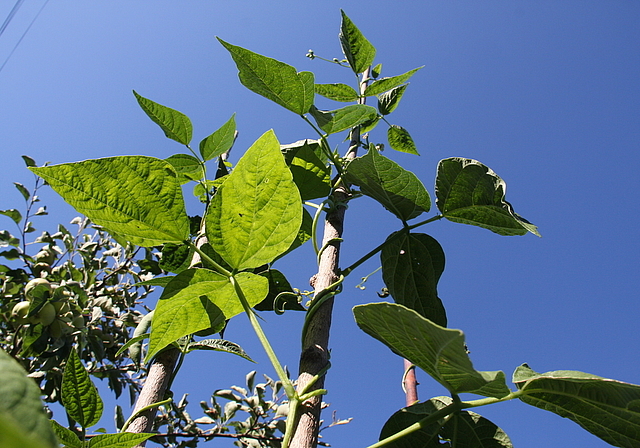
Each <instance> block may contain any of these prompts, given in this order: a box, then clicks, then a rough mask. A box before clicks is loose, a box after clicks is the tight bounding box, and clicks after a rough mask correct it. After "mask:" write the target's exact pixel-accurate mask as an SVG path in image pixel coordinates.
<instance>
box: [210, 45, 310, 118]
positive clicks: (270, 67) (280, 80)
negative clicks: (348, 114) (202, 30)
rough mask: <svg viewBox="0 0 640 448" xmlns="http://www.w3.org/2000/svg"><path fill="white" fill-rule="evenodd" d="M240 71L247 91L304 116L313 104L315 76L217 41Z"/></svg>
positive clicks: (239, 74)
mask: <svg viewBox="0 0 640 448" xmlns="http://www.w3.org/2000/svg"><path fill="white" fill-rule="evenodd" d="M218 41H219V42H220V43H221V44H222V46H224V47H225V48H226V49H227V50H228V51H229V53H231V57H232V58H233V60H234V61H235V63H236V66H237V67H238V72H239V73H238V77H239V78H240V82H241V83H242V85H243V86H245V87H246V88H247V89H249V90H251V91H253V92H255V93H257V94H259V95H262V96H264V97H265V98H268V99H270V100H271V101H274V102H276V103H278V104H279V105H281V106H282V107H284V108H286V109H289V110H290V111H292V112H294V113H296V114H298V115H303V114H306V113H307V112H308V111H309V108H310V107H311V105H312V104H313V97H314V84H313V73H311V72H300V73H297V72H296V69H295V68H294V67H292V66H290V65H288V64H285V63H284V62H280V61H277V60H275V59H272V58H268V57H266V56H262V55H259V54H257V53H254V52H252V51H249V50H247V49H244V48H242V47H237V46H235V45H231V44H230V43H227V42H225V41H223V40H222V39H220V38H218Z"/></svg>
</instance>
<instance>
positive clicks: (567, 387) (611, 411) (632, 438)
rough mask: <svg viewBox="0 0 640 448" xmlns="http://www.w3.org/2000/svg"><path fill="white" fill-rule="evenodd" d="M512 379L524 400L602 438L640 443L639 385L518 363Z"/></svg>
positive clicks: (623, 444) (618, 443) (624, 443)
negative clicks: (535, 367) (544, 371)
mask: <svg viewBox="0 0 640 448" xmlns="http://www.w3.org/2000/svg"><path fill="white" fill-rule="evenodd" d="M513 382H514V383H515V384H516V386H518V389H520V391H521V392H523V393H524V394H523V395H521V396H520V399H521V400H522V401H524V402H525V403H527V404H530V405H532V406H535V407H538V408H541V409H544V410H546V411H550V412H553V413H555V414H558V415H559V416H561V417H565V418H568V419H571V420H573V421H574V422H576V423H577V424H579V425H580V426H582V427H583V428H584V429H586V430H587V431H589V432H590V433H591V434H594V435H596V436H598V437H600V438H601V439H602V440H604V441H605V442H607V443H609V444H611V445H613V446H620V447H629V448H631V447H637V446H640V386H637V385H635V384H629V383H623V382H622V381H616V380H610V379H607V378H602V377H599V376H595V375H590V374H588V373H583V372H576V371H571V370H558V371H555V372H547V373H537V372H534V371H533V370H531V368H529V366H528V365H526V364H523V365H522V366H520V367H518V368H517V369H516V371H515V372H514V374H513Z"/></svg>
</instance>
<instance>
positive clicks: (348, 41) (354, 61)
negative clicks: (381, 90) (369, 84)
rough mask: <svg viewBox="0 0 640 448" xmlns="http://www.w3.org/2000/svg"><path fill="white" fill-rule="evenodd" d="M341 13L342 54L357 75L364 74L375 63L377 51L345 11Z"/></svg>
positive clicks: (340, 35)
mask: <svg viewBox="0 0 640 448" xmlns="http://www.w3.org/2000/svg"><path fill="white" fill-rule="evenodd" d="M340 13H341V14H342V22H341V23H340V34H339V37H340V45H341V46H342V52H343V53H344V56H345V57H346V58H347V61H348V62H349V65H350V66H351V69H352V70H353V71H354V72H355V73H362V72H364V71H365V70H366V69H367V67H369V66H370V65H371V64H372V63H373V59H374V58H375V57H376V49H375V47H374V46H373V45H372V44H371V42H369V41H368V40H367V39H366V38H365V37H364V35H363V34H362V32H360V30H359V29H358V27H357V26H356V25H355V24H354V23H353V22H352V21H351V19H350V18H349V17H347V15H346V14H345V13H344V11H342V10H340Z"/></svg>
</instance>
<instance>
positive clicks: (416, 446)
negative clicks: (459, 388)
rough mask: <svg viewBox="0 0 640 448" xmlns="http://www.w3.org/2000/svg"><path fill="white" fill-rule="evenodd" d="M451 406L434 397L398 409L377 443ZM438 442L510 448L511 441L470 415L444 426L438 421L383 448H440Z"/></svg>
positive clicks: (463, 446)
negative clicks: (442, 440)
mask: <svg viewBox="0 0 640 448" xmlns="http://www.w3.org/2000/svg"><path fill="white" fill-rule="evenodd" d="M452 402H453V400H452V399H451V397H435V398H432V399H430V400H429V401H426V402H423V403H417V404H414V405H412V406H409V407H406V408H403V409H400V410H399V411H398V412H396V413H395V414H393V415H392V416H391V417H390V418H389V420H387V422H386V423H385V424H384V426H383V428H382V431H381V433H380V440H382V439H385V438H387V437H389V436H391V435H393V434H396V433H398V432H400V431H402V430H403V429H405V428H407V427H409V426H411V425H413V424H415V423H418V422H419V421H421V420H423V419H425V418H426V417H428V416H429V415H431V414H434V413H435V412H437V411H439V410H440V409H443V408H445V407H446V406H448V405H450V404H451V403H452ZM440 439H444V440H447V441H451V442H452V441H455V447H456V448H512V447H513V444H512V443H511V440H509V437H508V436H507V435H506V434H505V432H504V431H503V430H502V429H500V428H499V427H498V426H496V425H495V424H494V423H492V422H491V421H489V420H487V419H486V418H484V417H482V416H481V415H479V414H476V413H475V412H471V411H460V412H455V413H454V414H452V415H451V416H450V417H449V419H448V420H447V421H446V422H445V421H444V420H443V419H441V420H440V421H438V422H435V423H433V424H430V425H426V426H424V427H422V428H420V429H419V430H417V431H415V432H412V433H410V434H408V435H406V436H404V437H402V438H400V439H398V440H395V441H392V442H390V443H388V444H386V445H385V446H387V447H389V448H431V447H442V446H443V445H442V444H441V442H440V441H439V440H440Z"/></svg>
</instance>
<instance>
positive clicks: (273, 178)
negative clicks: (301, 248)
mask: <svg viewBox="0 0 640 448" xmlns="http://www.w3.org/2000/svg"><path fill="white" fill-rule="evenodd" d="M206 219H207V224H206V231H207V236H208V237H209V242H210V244H211V246H212V247H213V248H214V250H215V251H216V252H217V253H218V254H220V256H221V257H222V258H223V259H224V260H225V261H226V262H227V263H228V264H229V265H230V266H232V267H233V268H235V269H238V270H243V269H247V268H255V267H258V266H262V265H263V264H267V263H270V262H271V261H273V260H274V259H275V258H276V257H277V256H278V255H280V254H282V253H283V252H285V251H286V250H288V249H289V247H290V246H291V244H292V243H293V241H294V240H295V238H296V235H297V232H298V230H299V229H300V224H301V223H302V201H301V199H300V192H299V191H298V188H297V187H296V185H295V184H294V183H293V177H292V174H291V171H290V170H289V168H288V167H287V165H286V163H285V160H284V157H283V155H282V153H281V152H280V144H279V143H278V140H277V139H276V136H275V134H274V133H273V131H268V132H266V133H265V134H264V135H263V136H262V137H260V138H259V139H258V140H257V141H256V142H255V143H254V144H253V145H252V146H251V148H249V149H248V150H247V152H246V153H245V155H244V156H243V157H242V158H241V159H240V161H239V162H238V164H237V165H236V167H235V169H234V170H233V172H232V173H231V174H230V175H229V176H226V181H225V182H224V184H223V185H222V186H221V187H220V188H219V190H218V192H217V193H216V195H215V196H214V197H213V201H212V205H211V207H210V208H209V213H208V214H207V217H206Z"/></svg>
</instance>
